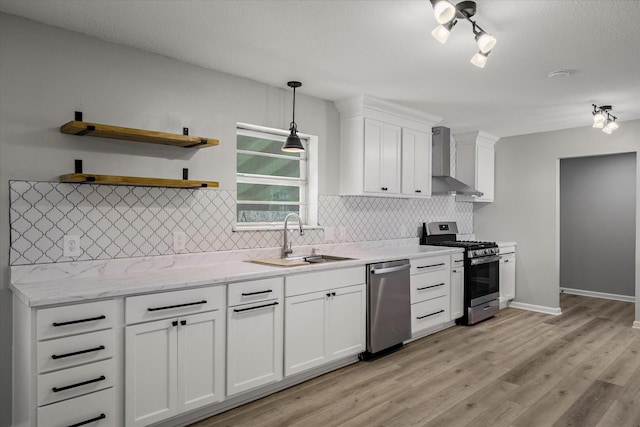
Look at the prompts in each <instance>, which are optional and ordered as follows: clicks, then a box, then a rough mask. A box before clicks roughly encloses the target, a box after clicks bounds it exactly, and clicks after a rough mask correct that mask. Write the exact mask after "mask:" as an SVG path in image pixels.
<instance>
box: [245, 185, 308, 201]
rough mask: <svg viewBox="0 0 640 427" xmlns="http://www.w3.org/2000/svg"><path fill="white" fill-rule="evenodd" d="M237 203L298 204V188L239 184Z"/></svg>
mask: <svg viewBox="0 0 640 427" xmlns="http://www.w3.org/2000/svg"><path fill="white" fill-rule="evenodd" d="M238 201H253V202H275V203H277V202H299V201H300V187H294V186H286V185H266V184H246V183H242V182H239V183H238Z"/></svg>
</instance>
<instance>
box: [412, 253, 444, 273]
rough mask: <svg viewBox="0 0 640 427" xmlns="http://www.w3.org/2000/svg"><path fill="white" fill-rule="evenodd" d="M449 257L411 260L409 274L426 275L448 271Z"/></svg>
mask: <svg viewBox="0 0 640 427" xmlns="http://www.w3.org/2000/svg"><path fill="white" fill-rule="evenodd" d="M450 258H451V257H450V256H449V255H441V256H432V257H428V258H417V259H412V260H411V274H420V273H428V272H431V271H439V270H447V271H448V270H449V264H450V263H449V260H450Z"/></svg>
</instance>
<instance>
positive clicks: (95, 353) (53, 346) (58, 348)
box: [37, 329, 115, 373]
mask: <svg viewBox="0 0 640 427" xmlns="http://www.w3.org/2000/svg"><path fill="white" fill-rule="evenodd" d="M114 351H115V333H114V331H113V329H107V330H106V331H99V332H91V333H88V334H82V335H74V336H71V337H66V338H58V339H55V340H50V341H41V342H39V343H38V349H37V354H38V357H37V359H38V373H43V372H48V371H53V370H55V369H62V368H69V367H71V366H76V365H79V364H81V363H89V362H97V361H98V360H103V359H108V358H110V357H113V354H114Z"/></svg>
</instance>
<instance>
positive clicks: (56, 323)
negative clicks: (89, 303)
mask: <svg viewBox="0 0 640 427" xmlns="http://www.w3.org/2000/svg"><path fill="white" fill-rule="evenodd" d="M106 318H107V316H105V315H104V314H103V315H102V316H98V317H91V318H89V319H80V320H70V321H68V322H53V327H54V328H57V327H58V326H67V325H75V324H76V323H84V322H94V321H96V320H102V319H106Z"/></svg>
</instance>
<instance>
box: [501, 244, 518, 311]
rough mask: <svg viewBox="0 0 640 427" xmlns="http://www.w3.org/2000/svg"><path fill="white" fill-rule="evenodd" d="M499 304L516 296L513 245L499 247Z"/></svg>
mask: <svg viewBox="0 0 640 427" xmlns="http://www.w3.org/2000/svg"><path fill="white" fill-rule="evenodd" d="M498 274H499V276H498V277H499V278H500V306H501V307H505V306H506V305H507V303H508V301H511V300H513V299H514V298H515V297H516V254H515V246H507V247H501V248H500V270H499V273H498Z"/></svg>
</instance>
